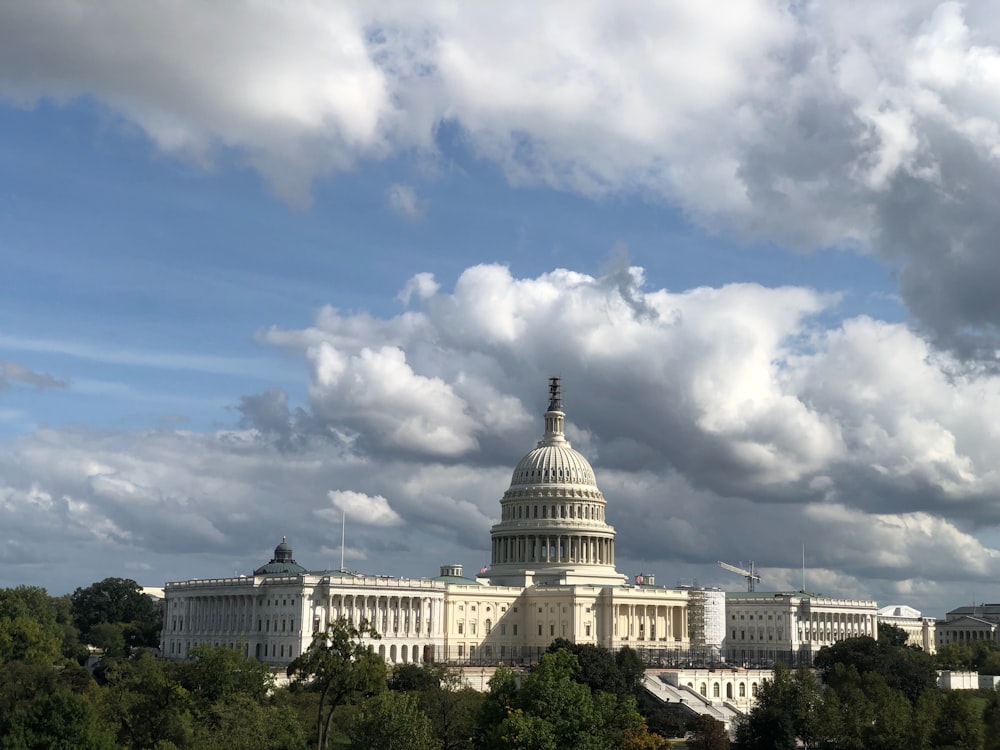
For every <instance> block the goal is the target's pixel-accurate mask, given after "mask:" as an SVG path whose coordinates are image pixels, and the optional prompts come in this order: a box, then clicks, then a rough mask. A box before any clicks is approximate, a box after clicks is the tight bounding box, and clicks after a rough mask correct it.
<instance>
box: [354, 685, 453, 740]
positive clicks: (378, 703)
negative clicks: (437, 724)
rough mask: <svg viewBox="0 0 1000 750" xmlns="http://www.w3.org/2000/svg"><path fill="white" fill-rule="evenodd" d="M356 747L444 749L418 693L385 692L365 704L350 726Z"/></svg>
mask: <svg viewBox="0 0 1000 750" xmlns="http://www.w3.org/2000/svg"><path fill="white" fill-rule="evenodd" d="M347 734H348V736H349V737H350V738H351V742H352V743H353V744H354V747H356V748H358V749H359V750H361V748H365V749H367V748H371V750H440V748H441V745H440V743H439V742H438V741H437V739H436V738H435V737H434V733H433V731H432V730H431V721H430V719H429V718H427V715H426V714H425V713H424V712H423V711H421V710H420V707H419V705H418V703H417V697H416V696H414V695H408V694H406V693H395V692H389V691H387V692H383V693H380V694H378V695H376V696H374V697H373V698H370V699H369V700H367V701H365V702H364V703H362V704H361V707H360V708H359V710H358V712H357V713H356V714H355V716H354V719H353V720H352V721H351V723H350V725H349V726H348V729H347Z"/></svg>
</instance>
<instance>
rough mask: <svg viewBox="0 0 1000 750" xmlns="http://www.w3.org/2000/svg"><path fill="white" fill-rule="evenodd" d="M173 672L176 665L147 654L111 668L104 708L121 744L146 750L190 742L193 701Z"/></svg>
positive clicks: (115, 664) (119, 662)
mask: <svg viewBox="0 0 1000 750" xmlns="http://www.w3.org/2000/svg"><path fill="white" fill-rule="evenodd" d="M172 671H173V670H172V665H170V664H166V663H164V662H160V661H157V660H156V659H154V658H153V657H152V656H150V655H149V654H146V653H143V654H140V656H139V657H138V658H137V659H131V660H124V659H119V660H116V661H114V662H112V663H111V664H110V665H109V666H108V669H107V672H106V678H107V681H108V685H107V688H106V689H105V691H104V696H103V697H104V700H103V707H104V713H105V717H106V719H107V720H108V721H109V722H110V723H111V724H112V725H113V726H114V727H115V728H116V731H117V737H118V743H119V744H120V745H122V746H124V747H127V748H131V749H132V750H144V749H145V748H154V747H156V746H157V744H158V743H166V742H169V743H172V744H174V745H176V746H177V747H183V746H184V745H186V744H187V743H188V742H189V741H190V738H191V734H192V717H191V700H190V697H189V696H188V693H187V691H186V690H185V689H184V688H183V687H182V686H181V684H180V683H179V682H178V681H177V680H176V679H174V676H173V674H172Z"/></svg>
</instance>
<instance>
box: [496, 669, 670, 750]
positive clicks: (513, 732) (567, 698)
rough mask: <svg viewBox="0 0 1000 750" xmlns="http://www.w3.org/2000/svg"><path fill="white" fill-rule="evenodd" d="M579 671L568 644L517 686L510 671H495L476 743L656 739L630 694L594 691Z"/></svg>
mask: <svg viewBox="0 0 1000 750" xmlns="http://www.w3.org/2000/svg"><path fill="white" fill-rule="evenodd" d="M579 670H580V665H579V662H578V661H577V659H576V656H575V655H573V654H572V653H571V652H570V651H569V650H567V649H559V650H557V651H551V652H548V653H545V654H543V655H542V659H541V661H540V662H539V663H538V664H536V665H535V666H534V668H533V669H532V671H531V673H530V674H528V675H527V676H526V677H525V678H524V680H523V681H522V683H521V686H520V688H518V687H517V684H516V680H515V679H514V676H513V674H512V673H511V672H509V670H498V671H497V674H496V675H494V678H493V680H491V682H490V694H489V695H488V696H487V698H486V700H485V702H484V704H483V711H482V713H481V719H480V736H481V738H482V739H481V742H480V745H481V746H482V747H484V748H497V749H499V748H508V747H531V748H536V747H539V748H541V747H554V748H557V749H558V750H562V749H563V748H566V749H567V750H569V749H570V748H573V749H574V750H576V749H579V750H606V749H607V748H626V747H632V748H638V747H655V746H656V745H657V744H658V743H659V742H660V740H659V738H657V737H655V736H652V735H650V734H649V732H648V730H647V728H646V725H645V722H644V721H643V719H642V716H641V715H640V714H639V711H638V709H637V707H636V703H635V699H634V698H633V697H632V696H627V697H625V698H619V697H618V696H616V695H613V694H611V693H607V692H604V691H598V692H596V693H592V692H591V690H590V688H589V687H588V686H587V685H585V684H583V683H581V682H580V681H579V679H578V672H579Z"/></svg>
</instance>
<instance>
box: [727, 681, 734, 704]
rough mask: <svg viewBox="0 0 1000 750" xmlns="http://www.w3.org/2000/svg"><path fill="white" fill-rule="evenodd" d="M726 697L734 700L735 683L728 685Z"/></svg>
mask: <svg viewBox="0 0 1000 750" xmlns="http://www.w3.org/2000/svg"><path fill="white" fill-rule="evenodd" d="M726 697H727V698H728V699H729V700H732V699H733V683H731V682H730V683H729V684H727V685H726Z"/></svg>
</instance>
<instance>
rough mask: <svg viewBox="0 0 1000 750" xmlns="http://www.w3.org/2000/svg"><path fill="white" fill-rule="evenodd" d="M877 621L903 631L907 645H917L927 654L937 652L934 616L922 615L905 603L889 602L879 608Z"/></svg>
mask: <svg viewBox="0 0 1000 750" xmlns="http://www.w3.org/2000/svg"><path fill="white" fill-rule="evenodd" d="M878 621H879V622H880V623H881V622H884V623H886V624H887V625H895V626H896V627H897V628H899V629H900V630H903V631H905V632H906V635H907V641H906V645H907V646H919V647H920V648H922V649H923V650H924V651H926V652H927V653H928V654H933V653H936V652H937V644H936V642H935V640H934V639H935V635H934V631H935V628H934V618H933V617H923V616H922V615H921V614H920V610H917V609H914V608H913V607H907V606H906V605H905V604H890V605H887V606H885V607H882V608H881V609H879V611H878Z"/></svg>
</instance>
